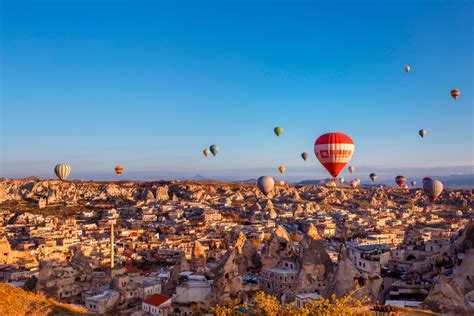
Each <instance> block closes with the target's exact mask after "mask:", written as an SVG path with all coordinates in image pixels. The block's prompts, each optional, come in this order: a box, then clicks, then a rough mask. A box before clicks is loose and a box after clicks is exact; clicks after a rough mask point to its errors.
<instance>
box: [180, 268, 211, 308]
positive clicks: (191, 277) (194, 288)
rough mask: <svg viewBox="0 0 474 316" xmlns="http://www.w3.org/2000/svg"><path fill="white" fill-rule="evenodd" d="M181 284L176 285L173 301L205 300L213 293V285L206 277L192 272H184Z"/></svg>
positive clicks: (183, 302)
mask: <svg viewBox="0 0 474 316" xmlns="http://www.w3.org/2000/svg"><path fill="white" fill-rule="evenodd" d="M180 275H181V277H182V278H183V279H182V280H181V281H180V284H178V286H176V294H175V295H173V303H178V304H187V303H191V302H204V301H205V300H206V296H207V295H209V294H210V293H211V285H210V284H209V282H208V281H207V280H206V277H205V276H203V275H200V274H192V272H182V273H181V274H180Z"/></svg>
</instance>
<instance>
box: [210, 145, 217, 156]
mask: <svg viewBox="0 0 474 316" xmlns="http://www.w3.org/2000/svg"><path fill="white" fill-rule="evenodd" d="M209 150H210V151H211V153H212V155H213V156H216V155H217V154H218V153H219V146H217V145H211V147H209Z"/></svg>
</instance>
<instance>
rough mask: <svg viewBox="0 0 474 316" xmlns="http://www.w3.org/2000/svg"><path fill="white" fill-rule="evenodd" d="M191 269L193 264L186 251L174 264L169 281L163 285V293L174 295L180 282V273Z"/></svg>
mask: <svg viewBox="0 0 474 316" xmlns="http://www.w3.org/2000/svg"><path fill="white" fill-rule="evenodd" d="M190 270H191V265H190V264H189V261H188V260H187V259H186V255H185V254H184V253H181V255H180V256H179V258H178V260H176V263H175V264H174V266H173V270H172V271H171V274H170V277H169V279H168V282H166V283H165V285H164V286H163V294H165V295H168V296H171V295H173V293H174V292H175V291H176V285H177V284H178V280H179V275H180V273H181V272H184V271H190Z"/></svg>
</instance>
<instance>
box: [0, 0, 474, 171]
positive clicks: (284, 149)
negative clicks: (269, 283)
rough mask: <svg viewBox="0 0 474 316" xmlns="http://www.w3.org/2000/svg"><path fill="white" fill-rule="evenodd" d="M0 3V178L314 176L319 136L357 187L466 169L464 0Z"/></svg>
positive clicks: (468, 103) (468, 42)
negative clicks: (348, 155)
mask: <svg viewBox="0 0 474 316" xmlns="http://www.w3.org/2000/svg"><path fill="white" fill-rule="evenodd" d="M1 5H2V8H1V13H2V16H1V23H2V29H1V40H2V42H1V45H2V46H1V47H2V49H1V51H2V53H1V70H0V71H1V90H2V91H1V93H2V95H1V156H0V159H1V168H0V176H6V177H22V176H29V175H38V176H44V177H48V176H51V177H52V176H53V171H52V169H53V167H54V165H55V164H56V163H58V162H68V163H69V164H70V165H71V166H72V169H73V173H72V175H71V177H72V178H92V179H113V178H114V173H113V168H114V166H115V165H117V164H120V165H123V166H124V168H125V172H124V177H128V178H145V179H159V178H185V177H191V176H194V175H196V174H200V175H203V176H206V177H214V178H219V177H220V178H226V179H239V178H246V177H257V176H260V175H262V174H263V173H264V174H270V175H274V176H276V175H278V171H277V167H278V166H279V165H286V166H287V174H286V175H285V176H284V177H283V178H284V179H287V180H296V179H313V178H320V177H324V176H326V172H325V170H324V169H323V167H322V166H321V165H320V164H319V162H318V161H317V160H316V158H315V157H314V153H313V143H314V140H315V139H316V138H317V136H319V135H320V134H322V133H325V132H330V131H340V132H344V133H347V134H348V135H350V136H351V137H352V139H353V140H354V142H355V144H356V150H355V154H354V157H353V160H352V162H351V164H353V165H355V166H356V167H358V170H359V171H358V172H360V174H356V176H359V177H367V175H366V173H367V172H369V171H374V172H378V173H379V174H381V175H382V177H387V178H390V177H392V176H393V175H395V174H396V173H405V174H406V175H407V176H409V175H413V176H423V175H424V174H425V173H427V172H428V171H427V170H430V171H429V172H430V174H431V175H433V174H434V175H436V174H440V175H441V174H450V173H473V156H474V149H473V96H472V93H473V73H474V69H473V67H474V64H473V56H474V52H473V42H474V33H473V32H474V31H473V29H474V28H473V20H474V19H473V12H474V5H473V4H472V2H471V1H462V0H459V1H326V2H323V1H271V2H270V1H187V2H184V1H114V2H113V1H22V0H17V1H11V0H3V1H2V4H1ZM405 65H410V66H411V67H412V71H411V72H410V73H405V72H404V70H403V68H404V66H405ZM454 88H458V89H460V90H461V96H460V98H459V99H458V100H457V101H454V100H453V99H452V98H451V97H450V95H449V92H450V90H451V89H454ZM275 126H282V127H283V128H284V133H283V135H282V136H281V137H280V138H279V139H278V138H277V137H276V136H275V135H274V134H273V128H274V127H275ZM421 128H423V129H426V130H427V131H428V136H427V137H426V138H425V139H421V138H420V137H419V136H418V134H417V133H418V130H419V129H421ZM211 144H218V145H219V146H220V148H221V152H220V153H219V155H218V156H217V157H213V158H207V159H205V158H204V157H203V155H202V150H203V149H204V148H205V147H208V146H209V145H211ZM303 151H307V152H309V153H311V159H308V161H307V162H303V161H302V160H301V158H300V154H301V152H303ZM342 176H346V177H348V178H349V176H348V175H347V171H343V173H342Z"/></svg>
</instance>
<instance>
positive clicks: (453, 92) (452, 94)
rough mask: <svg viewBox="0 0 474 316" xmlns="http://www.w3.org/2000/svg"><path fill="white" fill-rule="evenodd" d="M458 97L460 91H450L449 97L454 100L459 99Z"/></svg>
mask: <svg viewBox="0 0 474 316" xmlns="http://www.w3.org/2000/svg"><path fill="white" fill-rule="evenodd" d="M460 95H461V91H459V89H453V90H451V96H452V97H453V98H454V100H456V99H457V98H459V96H460Z"/></svg>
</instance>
